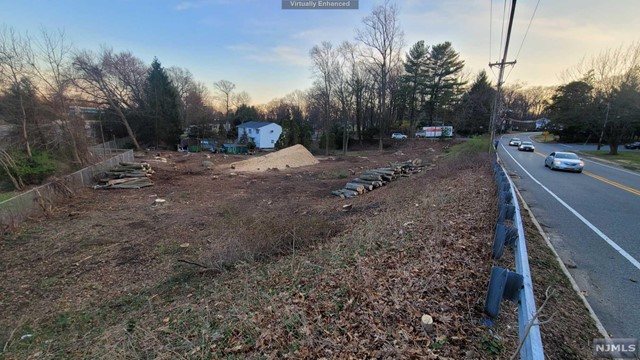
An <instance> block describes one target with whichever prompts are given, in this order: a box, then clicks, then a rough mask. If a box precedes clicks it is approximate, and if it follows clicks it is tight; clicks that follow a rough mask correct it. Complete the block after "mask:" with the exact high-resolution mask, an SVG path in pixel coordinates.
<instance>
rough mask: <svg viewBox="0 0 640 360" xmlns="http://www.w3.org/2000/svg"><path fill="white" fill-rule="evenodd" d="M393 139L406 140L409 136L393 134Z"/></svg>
mask: <svg viewBox="0 0 640 360" xmlns="http://www.w3.org/2000/svg"><path fill="white" fill-rule="evenodd" d="M391 138H392V139H406V138H407V135H405V134H401V133H393V134H391Z"/></svg>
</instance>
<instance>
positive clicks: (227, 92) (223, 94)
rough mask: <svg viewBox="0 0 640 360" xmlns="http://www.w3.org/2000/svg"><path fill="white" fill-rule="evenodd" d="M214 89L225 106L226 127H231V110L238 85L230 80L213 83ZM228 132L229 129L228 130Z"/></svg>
mask: <svg viewBox="0 0 640 360" xmlns="http://www.w3.org/2000/svg"><path fill="white" fill-rule="evenodd" d="M213 86H214V88H215V89H216V91H217V92H218V94H219V96H220V98H221V99H222V101H223V102H224V104H225V117H226V118H225V122H226V126H227V127H228V126H229V110H230V109H231V108H230V105H231V97H232V95H233V90H234V89H235V88H236V84H234V83H232V82H231V81H229V80H220V81H216V82H214V83H213ZM227 130H228V129H227Z"/></svg>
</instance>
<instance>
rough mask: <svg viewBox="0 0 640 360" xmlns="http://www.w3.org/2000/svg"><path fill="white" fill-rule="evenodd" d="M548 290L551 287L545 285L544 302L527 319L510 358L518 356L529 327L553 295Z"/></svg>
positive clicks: (512, 359) (529, 329)
mask: <svg viewBox="0 0 640 360" xmlns="http://www.w3.org/2000/svg"><path fill="white" fill-rule="evenodd" d="M549 290H551V287H547V290H545V292H544V296H545V298H544V302H542V305H541V306H540V307H539V308H538V310H537V311H536V313H535V314H533V317H532V318H531V320H529V323H528V324H527V327H525V328H524V335H523V336H522V339H520V341H519V344H518V348H517V349H516V351H515V352H514V353H513V355H511V358H510V360H514V359H515V358H517V357H518V354H519V353H520V349H522V346H523V345H524V341H525V340H526V339H527V336H529V332H530V331H531V327H533V324H534V323H535V322H536V320H537V319H538V316H540V313H542V310H543V309H544V307H545V305H547V301H549V299H550V298H551V296H552V295H553V292H551V293H550V292H549ZM549 321H550V320H549Z"/></svg>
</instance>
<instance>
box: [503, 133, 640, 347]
mask: <svg viewBox="0 0 640 360" xmlns="http://www.w3.org/2000/svg"><path fill="white" fill-rule="evenodd" d="M533 135H534V133H523V134H518V135H517V136H518V137H520V138H521V139H524V140H528V139H529V138H530V137H531V138H532V137H533ZM512 136H513V135H505V136H503V137H502V138H501V141H500V146H499V149H498V153H499V155H500V158H501V159H502V161H503V163H504V165H505V168H506V169H507V171H508V172H509V173H511V174H512V179H513V180H514V182H515V184H516V186H517V188H518V190H520V192H521V194H522V196H523V198H524V200H525V201H526V202H527V203H528V204H529V206H530V207H531V210H532V211H533V213H534V215H535V216H536V218H537V219H538V221H539V222H540V224H541V225H542V227H543V229H544V230H545V232H546V233H547V235H548V236H549V238H550V240H551V243H552V244H553V246H554V247H555V249H556V250H557V252H558V253H559V255H560V257H561V258H562V259H563V261H564V262H565V264H566V263H573V264H575V268H569V272H570V273H571V275H572V276H573V277H574V279H575V280H576V283H577V284H578V286H579V287H580V289H581V290H582V291H583V293H584V294H585V296H586V298H587V300H588V301H589V304H590V305H591V307H592V308H593V310H594V311H595V313H596V315H597V316H598V317H599V318H600V321H601V322H602V324H603V325H604V327H605V329H606V330H607V331H608V332H609V334H610V335H611V336H612V337H616V338H636V339H640V173H638V172H633V171H629V170H626V169H622V168H619V167H617V166H614V165H609V164H605V163H601V162H596V161H593V160H589V159H585V169H584V171H583V173H582V174H576V173H569V172H563V171H552V170H550V169H548V168H546V167H544V157H545V156H546V155H549V154H550V153H551V152H553V151H570V150H571V148H570V147H569V146H571V145H560V144H542V143H536V142H535V141H534V142H533V143H534V145H535V146H536V151H535V152H534V153H531V152H521V151H518V149H517V148H516V147H510V146H508V142H509V139H510V138H511V137H512Z"/></svg>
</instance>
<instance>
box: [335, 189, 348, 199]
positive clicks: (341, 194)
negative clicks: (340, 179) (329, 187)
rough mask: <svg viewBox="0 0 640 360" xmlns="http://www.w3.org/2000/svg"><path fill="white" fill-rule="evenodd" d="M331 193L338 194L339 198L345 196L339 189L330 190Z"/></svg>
mask: <svg viewBox="0 0 640 360" xmlns="http://www.w3.org/2000/svg"><path fill="white" fill-rule="evenodd" d="M331 194H332V195H335V196H339V197H340V198H341V199H344V198H345V197H346V196H345V195H344V193H342V191H340V190H334V191H332V192H331Z"/></svg>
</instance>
